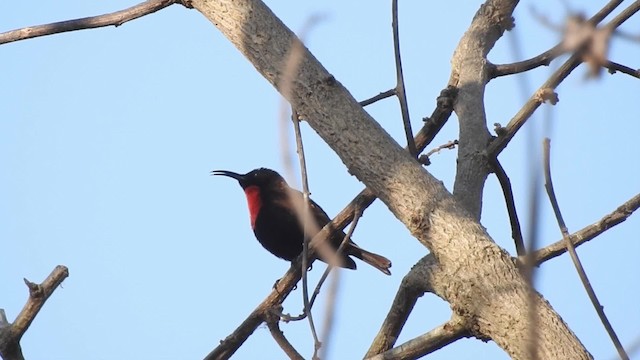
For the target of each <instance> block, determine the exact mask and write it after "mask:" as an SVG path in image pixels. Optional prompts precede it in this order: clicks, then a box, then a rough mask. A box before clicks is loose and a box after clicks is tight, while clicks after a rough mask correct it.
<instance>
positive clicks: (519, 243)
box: [491, 158, 527, 256]
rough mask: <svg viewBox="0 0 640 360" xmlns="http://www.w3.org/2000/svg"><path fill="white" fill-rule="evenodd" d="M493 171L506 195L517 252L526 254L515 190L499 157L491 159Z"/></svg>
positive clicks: (505, 199) (512, 235) (520, 254)
mask: <svg viewBox="0 0 640 360" xmlns="http://www.w3.org/2000/svg"><path fill="white" fill-rule="evenodd" d="M491 165H492V167H493V172H494V173H495V174H496V177H497V178H498V182H500V187H501V188H502V194H503V195H504V201H505V203H506V206H507V212H508V213H509V223H510V224H511V237H512V238H513V241H514V243H515V245H516V253H517V254H518V256H523V255H525V254H526V252H527V251H526V248H525V245H524V239H523V237H522V230H521V228H520V220H519V219H518V212H517V210H516V204H515V200H514V198H513V190H512V189H511V180H509V177H508V176H507V173H506V171H504V168H503V167H502V165H501V164H500V161H498V159H497V158H494V159H493V161H491Z"/></svg>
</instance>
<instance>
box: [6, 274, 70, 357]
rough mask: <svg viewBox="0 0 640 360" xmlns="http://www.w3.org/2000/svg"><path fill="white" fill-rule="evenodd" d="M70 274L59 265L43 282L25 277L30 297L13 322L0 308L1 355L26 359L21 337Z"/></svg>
mask: <svg viewBox="0 0 640 360" xmlns="http://www.w3.org/2000/svg"><path fill="white" fill-rule="evenodd" d="M68 276H69V269H67V268H66V267H65V266H62V265H58V266H56V267H55V269H53V271H52V272H51V274H49V276H48V277H47V278H46V279H45V280H44V281H43V282H42V284H34V283H32V282H30V281H29V280H27V279H24V282H25V284H26V285H27V287H28V288H29V299H28V300H27V303H26V304H25V305H24V307H23V308H22V311H20V313H19V314H18V316H17V317H16V319H15V321H14V322H13V323H12V324H9V323H8V321H7V319H6V316H5V314H4V310H0V356H1V357H2V358H3V359H4V360H21V359H22V360H23V359H24V357H23V356H22V350H21V349H20V339H22V336H23V335H24V333H25V332H26V331H27V329H28V328H29V326H30V325H31V323H32V322H33V320H34V319H35V318H36V316H37V315H38V312H40V309H42V307H43V306H44V303H45V302H46V301H47V299H49V296H51V294H53V292H54V291H55V289H56V288H57V287H58V286H60V284H61V283H62V281H63V280H64V279H66V278H67V277H68Z"/></svg>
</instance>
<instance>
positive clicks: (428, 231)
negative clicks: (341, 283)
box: [192, 0, 589, 359]
mask: <svg viewBox="0 0 640 360" xmlns="http://www.w3.org/2000/svg"><path fill="white" fill-rule="evenodd" d="M192 4H193V7H194V8H195V9H197V10H198V11H199V12H201V13H202V14H203V15H204V16H205V17H207V18H208V19H209V20H210V21H211V22H212V23H213V24H214V25H215V26H216V27H218V29H219V30H220V31H221V32H222V34H223V35H224V36H226V37H227V38H228V39H229V40H230V41H231V42H232V43H233V44H234V45H235V46H236V48H237V49H238V50H239V51H241V52H242V53H243V55H244V56H245V57H246V58H247V59H248V60H249V61H250V62H251V63H252V64H253V65H254V66H255V67H256V69H257V71H258V72H259V73H260V74H261V75H262V76H263V77H264V78H265V79H266V80H267V81H269V82H270V83H271V84H272V85H273V86H274V87H275V88H276V89H277V90H278V91H280V90H281V88H280V86H281V84H282V64H283V63H284V60H285V58H286V56H287V53H288V51H289V48H290V46H291V44H292V41H293V39H294V37H295V35H294V34H293V32H291V30H289V29H288V28H287V27H286V26H285V25H284V24H283V23H282V21H280V20H279V19H278V18H277V17H276V16H275V15H274V14H273V12H271V10H270V9H269V8H268V7H267V6H266V5H265V4H264V3H262V2H260V1H258V0H235V1H232V2H229V1H225V0H193V2H192ZM500 5H502V3H495V2H494V1H491V0H489V1H488V2H487V3H486V4H484V5H483V6H482V7H481V9H480V11H479V12H478V13H477V14H476V18H478V17H487V18H489V17H490V18H491V19H499V20H500V19H504V16H505V12H504V8H503V7H501V6H500ZM507 7H508V6H507ZM506 14H509V15H507V16H510V13H508V12H506ZM487 21H489V23H492V20H487ZM498 28H499V27H497V28H495V30H496V31H498ZM265 38H267V39H269V41H264V39H265ZM483 41H485V40H483ZM469 56H473V54H469ZM461 80H462V79H461ZM460 83H461V84H465V86H467V85H470V84H467V83H465V82H464V81H461V82H460ZM292 90H293V91H291V92H290V94H289V96H287V94H283V96H287V100H288V101H289V102H290V103H291V105H292V106H293V107H294V108H295V109H296V110H297V111H298V113H299V114H300V115H301V116H302V117H303V118H304V119H306V120H307V122H308V124H309V125H310V126H311V127H312V128H313V129H314V130H315V131H316V132H317V133H318V135H319V136H320V137H321V138H322V139H323V140H324V141H325V142H326V143H327V144H328V145H329V146H330V147H331V148H332V149H333V150H334V151H335V152H336V154H337V155H338V156H339V157H340V159H341V160H342V162H343V163H344V164H345V165H346V166H347V168H348V169H349V171H350V173H351V174H353V175H354V176H356V177H357V178H358V179H359V180H360V181H362V182H363V183H364V184H365V185H366V186H367V187H370V188H371V190H372V191H373V193H375V194H376V195H377V196H378V197H379V198H380V200H382V201H383V202H384V203H385V205H387V207H388V208H389V210H390V211H391V212H392V213H393V215H394V216H396V217H397V218H398V220H400V221H401V222H402V223H403V224H404V225H405V226H406V227H407V229H408V230H409V231H410V232H411V234H412V235H413V236H415V237H416V238H417V239H418V240H419V241H420V242H421V243H422V244H423V245H424V246H426V247H427V248H428V249H429V250H430V251H431V253H433V254H434V256H435V257H436V258H437V259H438V262H439V269H442V272H443V273H446V274H447V275H448V277H447V281H446V282H440V283H438V284H436V285H437V286H434V292H435V293H436V294H438V295H439V296H442V297H443V298H444V299H446V301H448V302H449V304H450V305H451V307H452V308H453V309H454V311H456V313H457V314H459V315H462V316H463V317H464V318H465V320H467V321H470V322H472V323H473V325H472V327H473V328H474V329H477V333H478V334H480V335H482V336H483V337H486V338H491V339H492V340H494V341H495V342H496V343H497V344H498V345H499V346H500V347H502V348H503V349H504V350H505V351H506V352H507V353H508V354H509V355H510V356H512V357H514V358H525V357H526V356H527V352H526V346H524V345H525V344H526V341H522V339H526V338H527V333H528V331H527V328H528V322H527V316H526V311H525V310H526V308H527V301H526V299H527V297H526V293H527V288H528V287H527V284H526V281H525V280H524V279H523V278H522V276H521V274H520V273H519V270H518V269H517V268H516V267H515V264H514V262H513V260H512V258H511V257H510V256H509V255H508V253H507V252H505V251H504V250H502V249H500V248H499V247H498V246H497V245H496V244H495V243H494V242H493V240H492V239H491V238H490V237H489V235H488V234H487V233H486V231H485V229H484V228H483V227H482V226H481V225H480V224H479V223H478V222H477V220H476V219H477V217H476V216H475V214H474V215H470V213H469V212H468V211H467V210H465V207H463V206H460V205H459V204H458V203H457V202H456V200H455V199H454V198H453V196H452V195H451V194H450V193H449V192H448V191H447V190H446V188H445V187H444V185H443V184H442V182H441V181H439V180H438V179H436V178H435V177H433V175H431V174H429V173H428V172H427V171H426V170H425V169H424V168H423V167H422V166H420V164H419V163H418V162H417V161H416V159H415V158H413V157H411V156H410V155H409V154H408V153H407V152H406V151H405V150H404V149H403V148H402V147H400V146H399V145H398V144H397V142H395V140H393V139H392V138H391V137H390V136H389V134H388V133H387V132H385V131H384V129H382V127H381V126H380V124H379V123H377V122H376V121H375V120H374V119H373V118H371V116H370V115H369V114H368V113H367V112H365V111H364V109H363V108H362V106H361V105H360V104H359V103H358V102H357V101H356V100H355V99H354V98H353V96H352V95H351V94H350V93H349V92H348V91H347V89H345V88H344V87H343V86H342V84H340V82H339V81H338V80H337V79H336V78H335V77H334V76H332V75H331V74H330V73H329V72H328V71H327V70H326V69H325V68H324V67H323V66H322V64H320V63H319V62H318V60H317V59H316V58H315V57H314V56H313V55H312V54H311V53H310V52H309V51H308V49H304V55H303V60H302V62H301V66H300V69H299V72H298V74H297V76H296V78H295V80H294V81H293V89H292ZM461 90H462V89H461ZM465 90H469V89H465ZM469 110H470V109H469ZM476 111H478V109H476ZM485 131H486V125H485ZM487 133H488V132H487ZM460 143H461V144H462V139H460ZM371 144H375V145H376V146H371ZM484 146H485V147H486V143H485V144H484ZM485 147H483V150H484V149H485ZM476 176H477V174H476ZM461 264H465V266H464V268H463V267H461V266H462V265H461ZM469 267H471V268H469ZM496 294H500V296H495V295H496ZM536 300H537V304H536V305H537V309H538V315H539V317H540V319H539V321H538V324H539V325H540V333H544V334H545V337H543V338H541V339H540V341H539V343H538V345H539V348H540V351H539V353H540V355H541V356H543V357H547V358H558V357H562V356H565V357H566V356H569V357H571V358H575V359H587V358H589V355H588V352H587V351H586V349H585V348H584V346H583V345H582V344H581V343H580V341H579V340H578V339H577V338H576V337H575V335H574V334H573V333H572V332H571V331H570V330H569V329H568V327H567V325H566V324H565V323H564V321H563V320H562V319H561V318H560V316H559V315H558V314H557V313H556V312H555V311H554V310H553V309H552V308H551V306H550V305H549V303H548V302H546V301H544V299H542V297H540V296H539V295H537V296H536ZM505 303H509V304H511V306H504V304H505ZM505 327H508V328H509V329H510V331H508V332H505V331H504V328H505ZM561 354H562V356H561Z"/></svg>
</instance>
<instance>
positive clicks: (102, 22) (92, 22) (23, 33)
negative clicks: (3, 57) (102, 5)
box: [0, 0, 179, 44]
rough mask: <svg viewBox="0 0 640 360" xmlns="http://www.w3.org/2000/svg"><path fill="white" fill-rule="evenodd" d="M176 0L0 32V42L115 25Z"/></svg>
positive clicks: (146, 13) (159, 8)
mask: <svg viewBox="0 0 640 360" xmlns="http://www.w3.org/2000/svg"><path fill="white" fill-rule="evenodd" d="M178 2H179V1H178V0H148V1H145V2H143V3H140V4H138V5H135V6H132V7H130V8H128V9H124V10H120V11H116V12H112V13H109V14H104V15H98V16H90V17H85V18H81V19H74V20H67V21H60V22H55V23H51V24H44V25H37V26H29V27H25V28H21V29H15V30H11V31H7V32H4V33H0V44H6V43H10V42H14V41H19V40H26V39H32V38H35V37H40V36H46V35H53V34H59V33H63V32H68V31H76V30H83V29H95V28H99V27H105V26H112V25H113V26H116V27H117V26H120V25H122V24H124V23H126V22H128V21H131V20H135V19H137V18H140V17H142V16H145V15H149V14H151V13H154V12H156V11H158V10H161V9H164V8H166V7H167V6H169V5H173V4H175V3H178Z"/></svg>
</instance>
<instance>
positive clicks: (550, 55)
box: [490, 44, 564, 79]
mask: <svg viewBox="0 0 640 360" xmlns="http://www.w3.org/2000/svg"><path fill="white" fill-rule="evenodd" d="M563 53H564V51H563V49H562V44H558V45H556V46H554V47H552V48H551V49H549V50H547V51H545V52H543V53H542V54H540V55H538V56H534V57H532V58H531V59H527V60H523V61H518V62H515V63H511V64H499V65H493V66H492V68H491V75H490V76H491V78H492V79H495V78H497V77H500V76H506V75H513V74H519V73H523V72H526V71H529V70H532V69H535V68H537V67H540V66H548V65H549V64H550V63H551V61H552V60H553V59H555V58H557V57H558V56H560V55H562V54H563Z"/></svg>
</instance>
